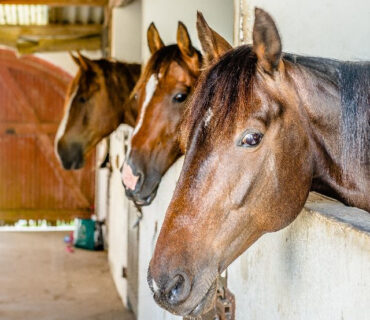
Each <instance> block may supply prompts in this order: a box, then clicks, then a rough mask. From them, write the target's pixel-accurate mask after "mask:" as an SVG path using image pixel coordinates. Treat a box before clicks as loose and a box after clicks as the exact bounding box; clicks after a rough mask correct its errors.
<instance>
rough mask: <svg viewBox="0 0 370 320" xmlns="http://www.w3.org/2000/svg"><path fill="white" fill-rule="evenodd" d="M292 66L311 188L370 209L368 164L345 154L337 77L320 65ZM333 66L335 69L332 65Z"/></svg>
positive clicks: (340, 96) (349, 203) (340, 98)
mask: <svg viewBox="0 0 370 320" xmlns="http://www.w3.org/2000/svg"><path fill="white" fill-rule="evenodd" d="M324 61H325V60H324ZM336 63H337V62H336ZM293 68H294V70H295V71H294V72H292V74H291V76H292V78H293V82H294V85H295V88H296V91H297V92H298V96H299V102H300V103H299V106H298V108H299V109H300V110H299V113H300V115H301V117H302V123H303V125H304V126H305V127H306V131H307V135H308V137H309V140H310V146H311V149H312V161H313V180H312V187H311V190H313V191H317V192H320V193H322V194H325V195H327V196H330V197H333V198H335V199H338V200H340V201H342V202H344V203H346V204H348V205H352V206H357V207H359V208H362V209H365V210H370V204H369V200H368V199H367V196H366V195H368V194H369V192H370V188H369V177H368V176H367V175H368V174H369V172H368V170H369V168H366V167H365V166H361V165H360V163H359V162H358V161H357V162H358V165H357V164H354V163H348V159H344V157H343V145H342V144H341V142H342V141H343V136H342V135H343V130H342V115H343V110H342V108H344V107H345V106H343V105H342V103H341V101H342V95H341V92H340V91H341V89H340V85H339V83H338V77H337V78H336V77H335V76H334V77H333V74H332V75H330V74H329V73H323V72H321V71H318V70H319V69H317V68H315V69H311V68H306V67H302V66H299V65H296V66H294V67H293ZM293 68H292V69H293ZM324 69H325V68H324ZM330 69H331V70H330V71H331V72H333V68H330ZM328 72H329V70H328ZM345 147H348V146H345ZM350 147H352V148H356V147H357V146H350Z"/></svg>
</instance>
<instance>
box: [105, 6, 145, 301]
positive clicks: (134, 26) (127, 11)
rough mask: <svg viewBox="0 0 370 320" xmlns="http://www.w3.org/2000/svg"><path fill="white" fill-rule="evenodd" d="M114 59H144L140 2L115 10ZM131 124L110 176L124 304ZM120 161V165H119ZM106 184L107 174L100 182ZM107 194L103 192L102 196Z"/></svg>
mask: <svg viewBox="0 0 370 320" xmlns="http://www.w3.org/2000/svg"><path fill="white" fill-rule="evenodd" d="M112 58H115V59H117V60H121V61H126V62H140V60H141V1H140V0H136V1H134V2H133V3H132V4H130V5H127V6H125V7H122V8H115V9H113V20H112ZM127 130H130V129H129V128H128V126H120V127H119V128H118V129H117V130H116V131H115V132H114V133H112V135H111V136H110V149H109V152H110V159H111V163H112V165H113V171H112V173H111V175H110V179H109V182H108V183H109V187H108V188H109V205H108V222H107V228H108V260H109V265H110V268H111V273H112V276H113V280H114V283H115V285H116V288H117V291H118V293H119V295H120V297H121V299H122V302H123V304H124V305H126V303H127V281H126V279H124V278H122V268H123V267H126V266H127V228H128V226H127V210H128V200H127V198H126V196H125V192H124V188H123V186H122V182H121V175H120V172H119V168H120V166H121V165H122V163H123V160H124V154H123V152H124V148H123V145H124V134H125V132H127ZM117 164H118V165H117ZM99 183H102V184H104V183H105V181H104V177H103V176H102V177H101V182H99ZM104 197H106V195H103V196H102V198H104Z"/></svg>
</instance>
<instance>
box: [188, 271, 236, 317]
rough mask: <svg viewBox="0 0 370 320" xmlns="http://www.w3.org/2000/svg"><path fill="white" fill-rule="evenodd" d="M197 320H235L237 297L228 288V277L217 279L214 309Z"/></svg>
mask: <svg viewBox="0 0 370 320" xmlns="http://www.w3.org/2000/svg"><path fill="white" fill-rule="evenodd" d="M184 319H190V318H186V317H185V318H184ZM193 319H194V318H193ZM196 319H199V320H235V296H234V295H233V294H232V293H231V292H230V290H229V289H228V288H227V276H225V277H222V276H219V277H218V279H217V293H216V301H215V305H214V307H213V309H212V310H210V311H208V312H207V313H206V314H204V315H202V316H200V317H198V318H196Z"/></svg>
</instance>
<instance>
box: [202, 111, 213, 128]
mask: <svg viewBox="0 0 370 320" xmlns="http://www.w3.org/2000/svg"><path fill="white" fill-rule="evenodd" d="M212 117H213V111H212V110H211V108H209V109H208V110H207V112H206V115H205V117H204V126H205V127H207V126H208V125H209V123H210V121H211V119H212Z"/></svg>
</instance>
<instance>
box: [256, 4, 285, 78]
mask: <svg viewBox="0 0 370 320" xmlns="http://www.w3.org/2000/svg"><path fill="white" fill-rule="evenodd" d="M253 51H254V52H255V54H256V55H257V58H258V63H259V64H260V65H261V66H262V68H263V70H264V71H265V72H267V73H269V74H272V73H273V72H274V71H275V70H277V69H278V67H279V63H280V60H281V54H282V52H281V40H280V36H279V32H278V30H277V28H276V25H275V22H274V20H272V18H271V16H270V15H269V14H268V13H267V12H266V11H264V10H262V9H260V8H256V9H255V20H254V26H253Z"/></svg>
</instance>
